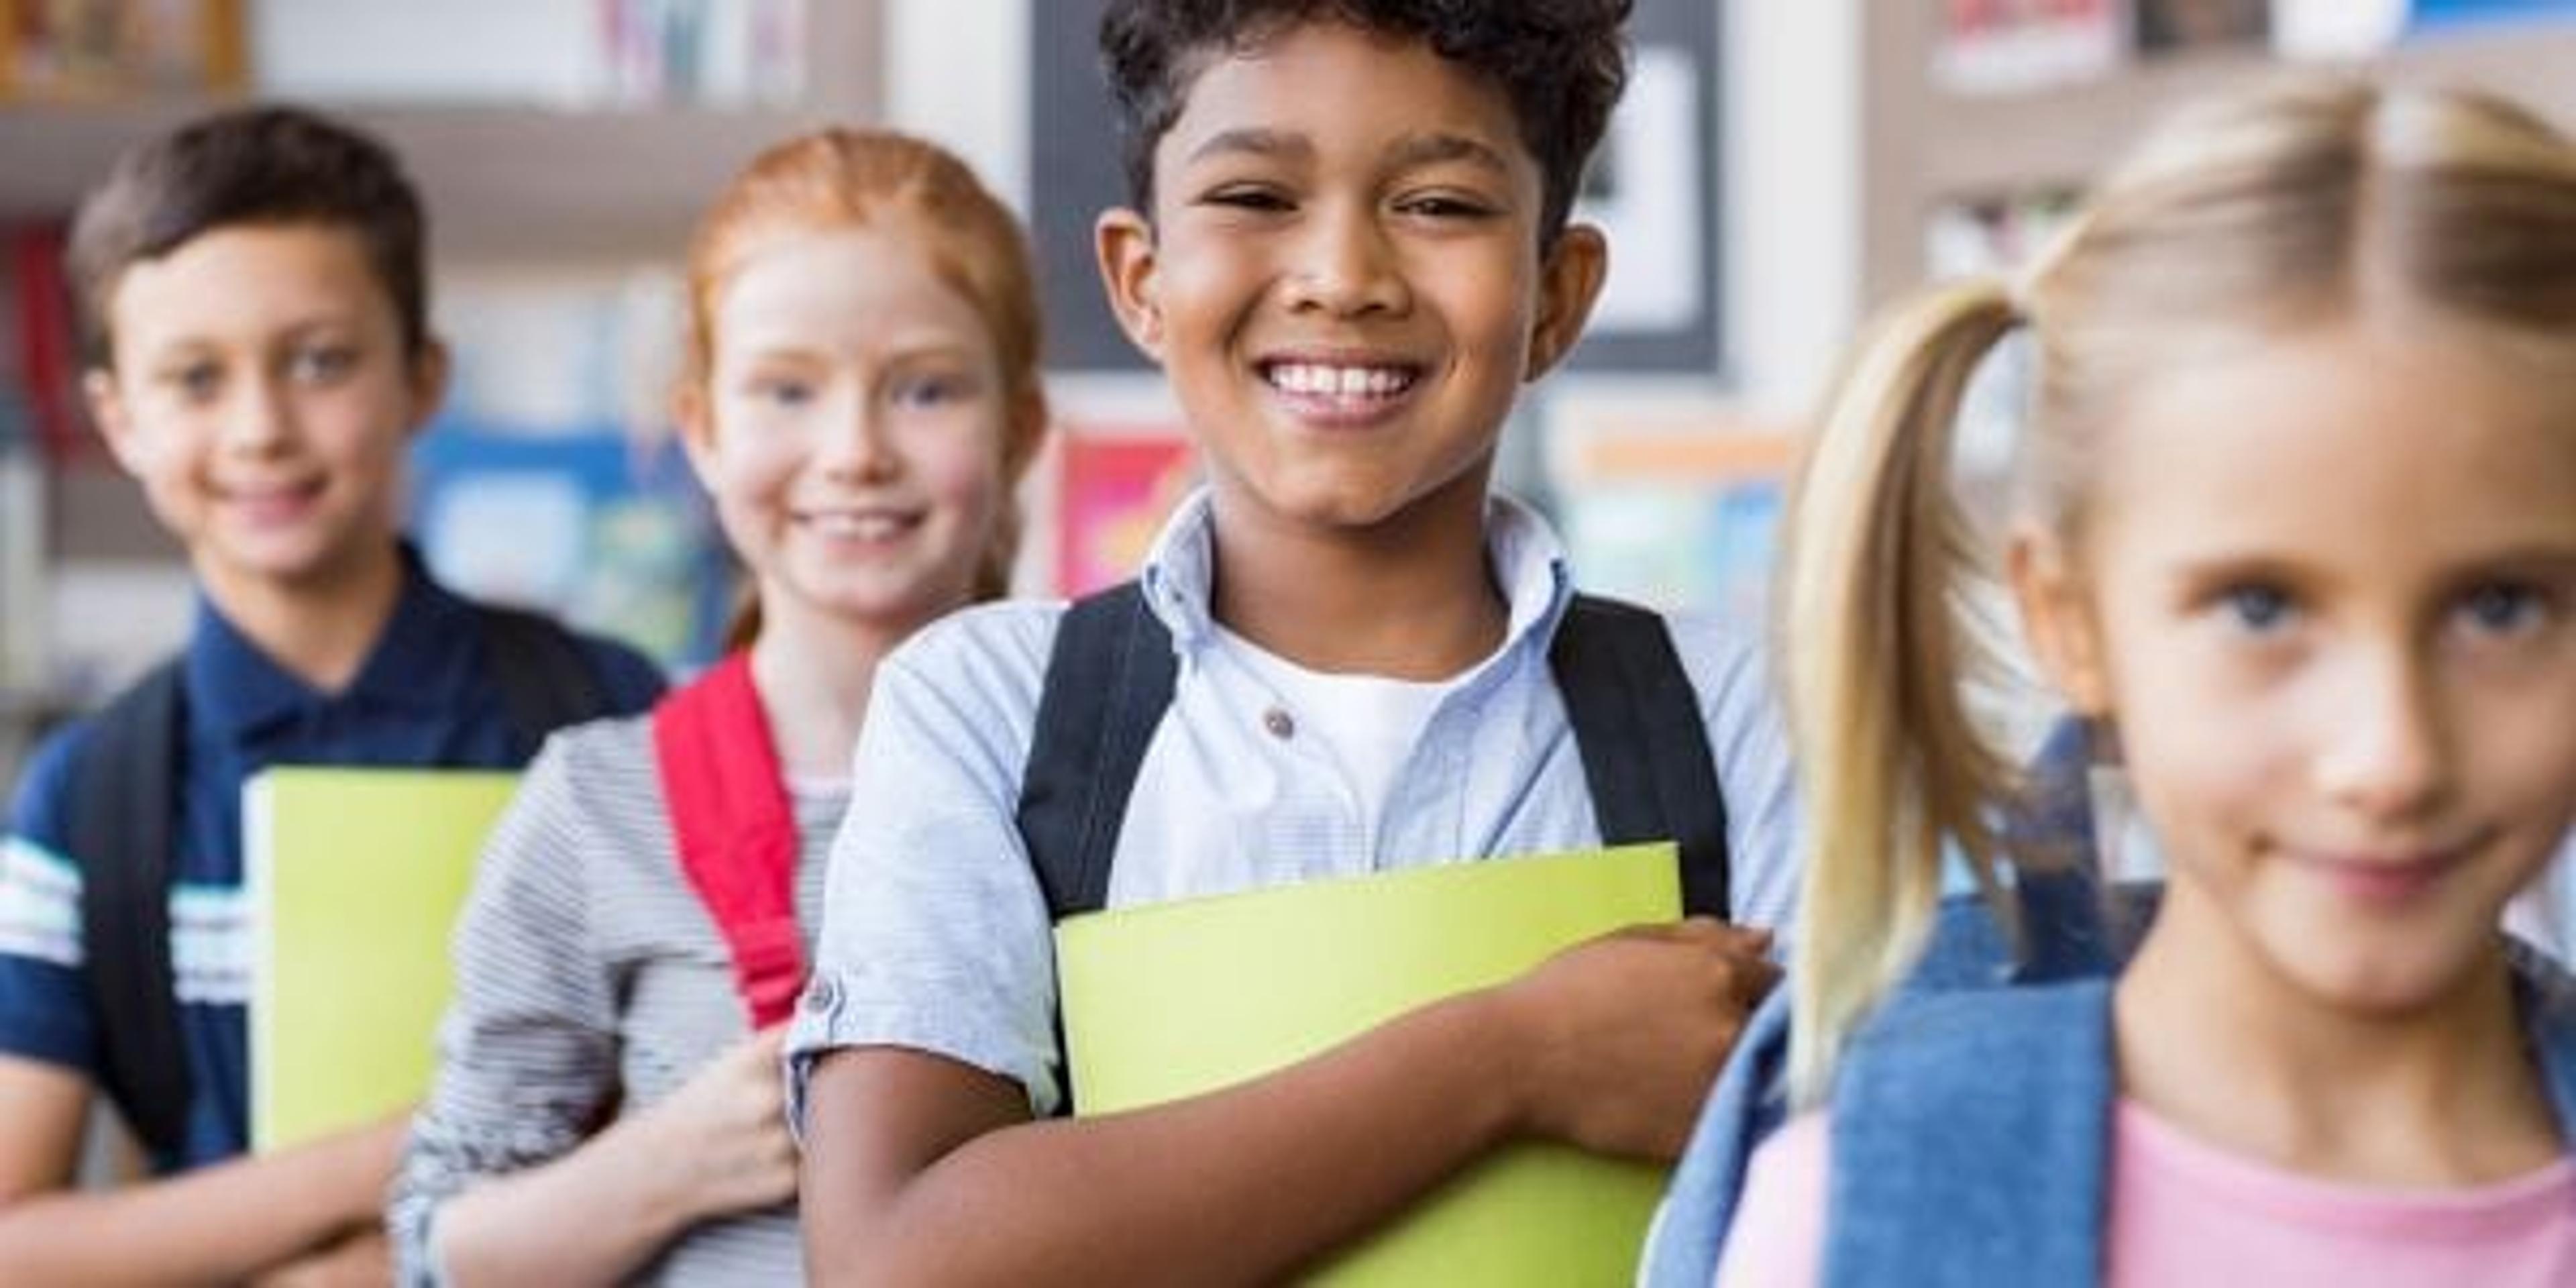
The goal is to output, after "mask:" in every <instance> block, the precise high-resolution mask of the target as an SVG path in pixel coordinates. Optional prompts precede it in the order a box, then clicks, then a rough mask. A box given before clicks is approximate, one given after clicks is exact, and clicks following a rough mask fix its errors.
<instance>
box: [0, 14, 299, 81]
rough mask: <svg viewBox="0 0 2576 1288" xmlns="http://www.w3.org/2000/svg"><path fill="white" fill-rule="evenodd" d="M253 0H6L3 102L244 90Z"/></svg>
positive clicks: (0, 61)
mask: <svg viewBox="0 0 2576 1288" xmlns="http://www.w3.org/2000/svg"><path fill="white" fill-rule="evenodd" d="M247 3H249V0H0V101H19V102H49V103H78V102H96V101H101V100H111V99H127V98H144V97H154V96H161V97H178V96H191V95H221V94H232V93H238V92H240V91H241V90H242V89H244V88H246V86H247V84H248V80H249V76H248V70H249V63H248V58H247V56H246V53H245V47H244V35H243V33H244V26H243V14H244V6H245V5H246V4H247Z"/></svg>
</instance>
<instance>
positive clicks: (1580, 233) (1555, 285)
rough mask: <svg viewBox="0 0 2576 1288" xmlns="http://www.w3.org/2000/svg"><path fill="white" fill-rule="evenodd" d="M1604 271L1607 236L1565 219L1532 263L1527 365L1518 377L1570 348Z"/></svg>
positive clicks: (1532, 375) (1546, 368) (1537, 372)
mask: <svg viewBox="0 0 2576 1288" xmlns="http://www.w3.org/2000/svg"><path fill="white" fill-rule="evenodd" d="M1609 275H1610V240H1609V239H1608V238H1606V237H1603V236H1602V235H1601V230H1600V229H1598V228H1595V227H1593V226H1592V225H1590V224H1568V225H1566V227H1565V231H1564V232H1561V233H1558V234H1557V236H1556V245H1555V246H1553V247H1551V248H1549V250H1548V252H1547V255H1546V257H1545V258H1544V259H1542V260H1541V261H1540V262H1539V266H1538V311H1537V313H1536V314H1535V315H1534V316H1533V317H1532V318H1531V321H1530V346H1529V368H1528V370H1527V371H1525V372H1523V373H1522V375H1521V379H1523V380H1525V381H1526V380H1536V379H1538V378H1539V377H1541V376H1544V375H1546V374H1547V373H1548V372H1550V371H1552V370H1554V369H1555V367H1556V364H1557V363H1558V362H1560V361H1562V360H1564V358H1565V355H1566V354H1568V353H1571V352H1573V351H1574V342H1575V341H1577V340H1580V339H1582V338H1583V324H1584V323H1585V322H1588V321H1590V320H1591V318H1592V306H1593V304H1594V303H1595V302H1597V301H1598V300H1600V298H1601V283H1602V282H1603V281H1605V280H1607V279H1608V277H1609Z"/></svg>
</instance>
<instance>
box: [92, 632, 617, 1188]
mask: <svg viewBox="0 0 2576 1288" xmlns="http://www.w3.org/2000/svg"><path fill="white" fill-rule="evenodd" d="M474 612H475V616H476V618H477V625H478V629H479V630H480V632H481V633H482V636H483V647H484V651H485V654H486V656H488V657H490V658H492V659H493V660H494V661H495V663H496V664H495V665H494V666H492V668H491V673H492V676H493V678H494V680H495V681H496V682H497V684H498V685H499V687H500V690H501V701H502V707H503V709H504V710H505V711H506V713H507V714H508V718H509V724H510V728H511V730H512V732H513V735H514V737H515V740H516V751H517V753H518V754H519V756H520V757H521V758H523V759H524V758H525V757H526V756H529V755H533V754H534V753H535V751H536V749H537V746H538V744H540V743H542V742H544V741H545V736H546V735H547V734H548V733H550V732H552V731H554V730H556V729H558V728H561V727H563V726H565V725H569V724H577V723H580V722H581V721H584V720H590V719H594V718H596V717H598V716H602V715H606V714H609V713H610V707H609V700H608V695H607V693H606V692H605V690H603V689H602V688H601V686H600V683H599V681H598V679H597V677H596V676H595V675H594V674H593V673H592V670H591V665H590V660H589V658H588V657H587V656H586V655H585V654H584V653H583V651H582V648H581V645H580V642H579V641H578V640H577V639H575V638H574V636H573V635H572V633H571V632H570V631H567V630H565V629H564V628H563V627H562V626H560V625H558V624H556V623H555V622H554V621H552V620H551V619H548V618H545V617H542V616H539V615H537V614H534V613H526V612H520V611H518V610H516V609H508V608H498V607H493V606H490V605H483V604H477V605H475V606H474ZM504 659H506V660H507V663H508V664H507V665H500V664H498V663H500V662H501V661H502V660H504ZM183 671H184V668H183V665H182V663H181V661H180V660H179V659H175V658H174V659H172V660H170V661H167V662H164V663H162V664H161V665H160V666H157V667H155V668H153V670H152V671H151V672H150V673H149V674H147V675H145V676H144V677H143V679H141V680H140V681H138V682H136V684H135V685H134V686H133V687H132V688H130V689H127V690H126V691H125V692H124V693H123V694H121V695H119V696H118V697H117V699H116V700H115V701H114V702H112V703H110V704H108V706H107V708H106V710H104V711H103V712H101V713H100V714H99V715H98V716H97V718H96V719H95V720H94V721H93V723H92V725H91V729H90V735H89V738H88V740H87V741H86V742H85V743H84V744H83V745H82V747H81V750H80V752H79V754H78V755H77V757H76V758H75V760H74V761H73V763H72V764H71V766H70V771H71V801H70V820H69V825H70V836H69V838H68V840H69V843H70V847H71V850H72V852H73V853H74V854H77V855H79V856H80V858H81V863H82V883H81V935H82V944H83V952H82V957H83V965H82V970H83V971H84V973H85V974H86V976H87V977H88V981H89V987H90V995H91V998H92V1000H93V1001H94V1003H95V1004H96V1006H97V1012H98V1015H99V1017H100V1019H101V1024H100V1026H99V1046H100V1053H99V1054H100V1071H99V1079H100V1082H101V1084H102V1085H103V1086H104V1088H105V1089H106V1091H107V1093H108V1095H109V1097H110V1098H111V1099H113V1100H114V1101H115V1102H116V1105H117V1108H118V1110H119V1111H120V1112H122V1113H123V1115H124V1116H125V1120H126V1122H127V1124H128V1125H130V1126H131V1127H132V1128H133V1129H134V1133H135V1135H136V1137H137V1138H139V1139H140V1140H141V1141H142V1143H143V1145H144V1147H145V1148H146V1149H147V1150H149V1151H150V1152H151V1154H152V1156H153V1157H155V1158H160V1159H167V1158H172V1157H176V1156H177V1155H178V1154H179V1153H180V1151H181V1149H182V1147H183V1146H184V1144H185V1142H186V1138H187V1116H188V1095H189V1084H188V1066H187V1053H186V1044H185V1042H184V1040H183V1039H182V1037H181V1035H180V1029H179V1002H178V997H177V994H176V993H175V992H174V991H173V985H172V974H171V968H170V859H171V846H172V840H171V834H170V833H171V821H172V819H174V818H176V817H177V815H178V812H179V800H180V798H179V783H178V766H179V756H180V753H181V751H182V750H183V749H184V747H185V746H186V736H187V735H186V727H187V715H186V711H185V709H184V707H185V695H186V683H185V678H184V673H183Z"/></svg>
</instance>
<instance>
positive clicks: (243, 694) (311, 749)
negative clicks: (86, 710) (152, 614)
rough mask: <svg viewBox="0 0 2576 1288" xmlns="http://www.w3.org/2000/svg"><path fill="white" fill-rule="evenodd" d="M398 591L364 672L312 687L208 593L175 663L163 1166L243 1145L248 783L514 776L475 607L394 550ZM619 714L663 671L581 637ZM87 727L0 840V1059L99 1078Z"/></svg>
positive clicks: (29, 778)
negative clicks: (74, 847) (176, 1148)
mask: <svg viewBox="0 0 2576 1288" xmlns="http://www.w3.org/2000/svg"><path fill="white" fill-rule="evenodd" d="M404 569H405V574H404V585H403V591H402V596H401V598H400V600H399V601H398V602H397V603H396V605H395V608H394V613H393V616H392V618H391V619H390V621H389V622H388V624H387V626H386V628H385V631H384V633H383V635H382V636H381V637H380V638H378V640H377V641H376V644H375V647H374V649H373V650H372V651H371V652H370V653H369V654H368V656H367V659H366V661H365V663H364V664H363V665H362V666H361V667H360V668H359V671H358V674H357V677H356V678H355V679H354V680H352V681H351V682H350V683H349V685H348V687H347V688H346V689H344V690H342V691H340V692H338V693H324V692H321V691H319V690H316V689H314V688H312V687H311V686H309V685H307V684H305V683H304V682H303V681H302V680H300V679H298V678H296V677H295V676H294V675H293V674H291V673H289V672H288V671H286V670H285V669H284V668H282V667H280V666H279V665H278V664H277V663H276V662H274V661H272V660H271V659H270V658H269V657H268V656H267V655H266V654H264V653H262V652H261V651H260V650H259V648H258V647H257V646H256V645H254V644H253V643H251V641H250V640H249V639H248V638H247V637H245V636H244V635H243V634H242V633H241V632H240V631H239V630H237V629H235V628H234V626H233V624H232V623H230V622H228V621H226V620H224V616H223V614H222V613H221V612H219V611H217V610H216V609H215V607H214V606H213V605H212V604H211V603H210V602H208V601H206V600H205V599H203V598H202V597H201V598H200V599H199V600H198V604H197V615H196V622H195V626H194V628H193V629H192V630H191V632H190V634H189V637H188V644H187V648H186V652H185V654H184V659H183V674H184V677H185V678H184V693H185V699H184V706H185V709H186V713H187V730H186V739H185V746H186V750H185V751H184V752H183V756H184V759H185V763H184V764H183V765H182V766H181V767H180V774H179V775H178V779H177V781H178V782H179V783H180V784H181V786H180V796H181V800H180V803H179V804H180V818H179V821H178V826H177V827H175V828H174V829H173V833H172V841H173V845H174V846H175V848H176V850H177V853H175V854H174V855H172V865H171V874H172V878H173V884H172V889H171V893H170V962H171V970H172V972H173V974H174V975H175V976H176V980H175V983H176V986H177V992H178V998H179V1026H180V1030H181V1033H182V1036H183V1038H184V1040H185V1043H186V1049H187V1058H188V1065H189V1087H190V1104H189V1109H188V1130H187V1141H186V1144H185V1146H184V1148H183V1149H182V1151H181V1153H180V1155H179V1156H178V1157H176V1158H164V1159H159V1160H156V1162H158V1164H159V1165H160V1167H161V1169H162V1170H164V1171H170V1170H178V1169H182V1168H187V1167H193V1166H196V1165H199V1164H202V1163H207V1162H212V1161H215V1160H218V1159H222V1158H228V1157H231V1156H233V1155H235V1154H238V1153H240V1152H242V1151H243V1149H244V1148H245V1147H246V1146H247V1143H248V1141H249V1137H250V1133H249V1102H250V1095H249V1089H250V1079H249V1038H248V1025H247V1016H246V1011H245V1003H246V1002H247V1001H248V1000H249V998H250V982H251V953H252V943H251V939H250V933H249V931H250V925H249V922H250V918H249V907H248V905H247V903H246V901H245V898H244V894H243V890H242V783H243V782H244V781H245V780H247V779H248V778H249V777H250V776H251V775H253V774H256V773H258V772H260V771H261V770H263V769H266V768H268V767H270V766H272V765H293V764H311V765H379V766H400V767H445V768H480V769H494V768H499V769H515V768H517V767H518V766H519V764H520V761H521V757H520V755H519V741H518V738H517V736H516V732H515V729H514V727H513V726H512V724H511V722H510V718H509V715H508V712H507V711H506V710H505V708H504V705H503V699H502V695H501V689H500V687H499V685H498V684H497V682H496V681H495V680H494V679H493V668H492V663H491V659H489V658H487V657H486V656H485V655H484V654H485V649H484V647H483V637H482V633H481V619H480V617H479V616H478V615H477V614H476V612H475V609H474V607H473V605H472V604H470V603H468V602H467V601H465V600H463V599H461V598H459V597H457V596H456V595H455V594H454V593H452V592H450V591H448V590H446V589H445V588H443V587H441V586H439V585H438V584H437V583H436V582H435V581H433V580H431V578H430V577H429V576H428V574H427V573H426V572H425V571H424V570H423V569H422V568H421V566H420V561H419V559H418V557H417V556H416V555H414V554H413V553H412V552H411V551H409V550H408V549H406V550H405V551H404ZM580 643H581V646H582V650H583V652H584V653H585V655H586V656H587V657H588V659H589V662H590V664H591V668H592V671H593V674H594V675H595V676H596V677H597V679H598V682H599V686H600V691H601V693H602V695H603V696H604V697H605V698H606V699H607V700H608V702H609V704H610V706H611V707H612V708H613V709H614V710H615V711H616V712H617V713H620V714H625V713H632V712H637V711H642V710H644V709H646V708H648V707H650V706H651V705H652V703H653V701H654V699H655V698H656V697H657V696H659V694H660V692H661V689H662V679H661V675H660V673H659V671H657V670H656V669H655V667H654V666H653V664H652V663H651V662H649V661H647V660H646V659H645V658H644V657H643V656H642V655H641V654H638V653H636V652H634V651H633V650H631V649H628V648H625V647H624V646H621V645H617V644H611V643H608V642H606V641H604V640H598V639H593V638H588V637H584V638H582V639H581V641H580ZM90 729H91V726H90V725H89V723H88V722H85V721H84V722H80V723H75V724H73V725H71V726H69V727H67V728H65V729H63V730H62V731H60V732H58V733H57V734H55V735H54V736H53V737H52V738H50V739H48V740H47V741H46V743H45V744H44V745H43V746H42V747H40V748H39V749H38V750H37V752H36V754H35V756H34V758H33V759H32V760H31V761H30V763H29V766H28V769H27V772H26V774H25V776H24V777H23V778H22V779H21V780H20V782H19V786H18V792H17V798H16V803H15V805H14V806H13V808H12V810H11V813H10V816H9V830H8V832H7V834H6V835H5V836H0V1054H7V1055H13V1056H19V1057H24V1058H28V1059H33V1060H40V1061H44V1062H46V1063H49V1064H55V1065H60V1066H63V1067H65V1068H69V1069H73V1070H77V1071H79V1072H81V1073H83V1074H86V1075H89V1076H90V1077H91V1078H92V1080H93V1081H94V1082H95V1081H96V1080H97V1079H98V1078H99V1075H100V1070H101V1065H102V1060H103V1055H102V1052H101V1047H100V1039H99V1025H100V1023H101V1020H100V1017H99V1015H98V1013H97V1007H96V1003H95V999H94V998H93V997H92V996H91V993H90V988H89V981H88V978H87V976H86V975H85V973H84V972H83V971H82V969H81V963H82V960H83V958H82V945H81V918H80V893H81V870H82V869H81V862H82V856H80V855H77V854H73V853H71V852H70V847H69V846H68V844H67V843H66V838H68V837H69V836H70V835H71V830H70V826H69V825H70V816H71V801H72V797H71V791H70V787H71V784H70V782H69V776H70V775H69V767H70V766H71V765H72V764H73V763H74V761H75V758H76V755H77V751H78V748H79V747H80V745H81V742H82V740H83V739H85V738H86V737H88V736H89V734H90Z"/></svg>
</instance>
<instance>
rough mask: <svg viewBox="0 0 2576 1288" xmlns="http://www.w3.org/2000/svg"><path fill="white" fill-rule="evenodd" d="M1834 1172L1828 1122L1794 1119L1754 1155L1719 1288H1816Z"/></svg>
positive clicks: (1730, 1234) (1820, 1117) (1811, 1117)
mask: <svg viewBox="0 0 2576 1288" xmlns="http://www.w3.org/2000/svg"><path fill="white" fill-rule="evenodd" d="M1832 1170H1833V1124H1832V1122H1831V1120H1830V1119H1829V1118H1827V1117H1826V1116H1825V1115H1823V1114H1805V1115H1802V1116H1800V1117H1797V1118H1793V1119H1791V1120H1790V1121H1789V1122H1788V1124H1787V1125H1785V1126H1783V1127H1781V1129H1780V1130H1779V1132H1778V1133H1777V1134H1775V1135H1773V1136H1772V1137H1771V1139H1769V1140H1767V1141H1764V1142H1762V1145H1761V1147H1760V1148H1758V1149H1756V1150H1754V1151H1753V1161H1752V1164H1751V1166H1750V1167H1749V1168H1748V1169H1747V1170H1746V1173H1745V1178H1744V1202H1743V1204H1742V1205H1741V1206H1739V1207H1738V1208H1737V1209H1736V1215H1735V1225H1734V1228H1733V1229H1730V1230H1728V1231H1727V1232H1726V1255H1725V1257H1724V1258H1723V1259H1722V1260H1720V1261H1719V1262H1718V1266H1717V1284H1718V1288H1812V1286H1813V1285H1814V1284H1815V1283H1816V1282H1817V1281H1818V1280H1819V1279H1820V1278H1821V1277H1822V1271H1823V1269H1824V1241H1825V1216H1826V1213H1825V1199H1826V1195H1827V1194H1828V1193H1829V1192H1830V1189H1831V1185H1832Z"/></svg>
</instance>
